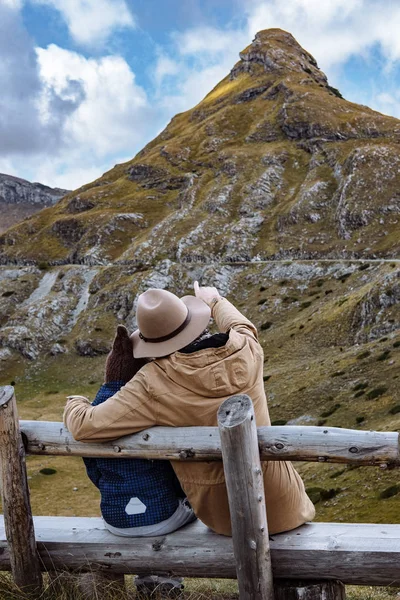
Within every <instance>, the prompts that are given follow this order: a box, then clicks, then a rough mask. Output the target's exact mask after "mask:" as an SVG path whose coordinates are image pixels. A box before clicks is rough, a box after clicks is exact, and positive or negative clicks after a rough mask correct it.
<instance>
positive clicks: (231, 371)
mask: <svg viewBox="0 0 400 600" xmlns="http://www.w3.org/2000/svg"><path fill="white" fill-rule="evenodd" d="M195 294H196V295H195V296H185V297H184V298H181V299H179V298H178V297H177V296H175V295H174V294H171V293H170V292H168V291H166V290H158V289H149V290H147V291H146V292H144V293H143V294H141V296H140V297H139V300H138V307H137V313H136V316H137V323H138V330H137V331H136V332H135V333H134V334H132V336H131V337H132V341H133V353H134V356H135V358H143V357H151V358H152V359H153V360H152V361H150V362H149V363H148V364H146V365H145V366H144V367H143V368H142V369H141V370H140V371H139V372H138V373H137V374H136V375H135V376H134V377H133V378H132V379H131V380H130V381H129V382H128V383H127V384H126V385H125V386H124V387H122V388H121V390H120V391H119V392H117V393H116V394H115V395H114V396H112V397H111V398H109V399H108V400H107V402H104V403H103V404H100V405H98V406H91V405H90V401H89V400H87V399H86V398H84V397H82V396H71V397H69V399H68V401H67V405H66V407H65V412H64V421H65V424H66V426H67V427H68V429H69V430H70V432H71V433H72V435H73V436H74V438H75V439H76V440H80V441H83V442H105V441H109V440H115V439H117V438H119V437H121V436H123V435H128V434H130V433H135V432H137V431H141V430H143V429H146V428H148V427H152V426H155V425H164V426H169V427H190V426H199V425H204V426H216V425H217V411H218V408H219V406H220V404H221V403H222V402H223V401H224V400H225V399H226V398H229V397H230V396H232V395H234V394H238V393H241V394H248V395H249V396H250V398H251V399H252V401H253V404H254V411H255V415H256V421H257V426H261V425H270V424H271V422H270V418H269V414H268V406H267V400H266V396H265V391H264V382H263V350H262V348H261V345H260V344H259V342H258V338H257V329H256V327H255V326H254V325H253V324H252V323H251V322H250V321H249V320H248V319H247V318H246V317H244V316H243V315H242V314H241V313H240V312H239V311H238V310H237V309H236V308H235V307H234V306H233V305H232V304H231V303H230V302H229V301H228V300H226V299H225V298H222V297H221V296H220V295H219V293H218V291H217V290H216V288H212V287H211V288H207V287H199V285H198V284H197V282H195ZM211 316H212V317H213V318H214V319H215V323H216V325H217V327H218V329H219V331H220V332H221V333H219V334H216V335H214V336H210V335H209V334H207V333H206V334H204V330H206V328H207V325H208V323H209V320H210V317H211ZM172 465H173V468H174V470H175V472H176V475H177V476H178V479H179V481H180V483H181V485H182V487H183V489H184V491H185V493H186V494H187V497H188V499H189V501H190V503H191V505H192V507H193V509H194V511H195V514H196V515H197V517H198V518H199V519H200V520H201V521H203V523H205V524H206V525H207V526H208V527H210V528H211V529H213V530H214V531H215V532H217V533H220V534H223V535H231V522H230V515H229V506H228V497H227V490H226V485H225V479H224V470H223V465H222V463H219V462H189V463H185V462H179V461H172ZM262 468H263V473H264V487H265V495H266V506H267V519H268V528H269V531H270V533H278V532H282V531H288V530H290V529H294V528H295V527H298V526H300V525H302V524H303V523H305V522H306V521H310V520H312V519H313V518H314V515H315V509H314V505H313V504H312V502H311V501H310V499H309V498H308V496H307V494H306V492H305V489H304V484H303V482H302V480H301V478H300V476H299V475H298V473H297V472H296V470H295V469H294V468H293V466H292V464H291V463H290V462H283V461H276V462H274V461H271V462H268V461H265V462H263V463H262Z"/></svg>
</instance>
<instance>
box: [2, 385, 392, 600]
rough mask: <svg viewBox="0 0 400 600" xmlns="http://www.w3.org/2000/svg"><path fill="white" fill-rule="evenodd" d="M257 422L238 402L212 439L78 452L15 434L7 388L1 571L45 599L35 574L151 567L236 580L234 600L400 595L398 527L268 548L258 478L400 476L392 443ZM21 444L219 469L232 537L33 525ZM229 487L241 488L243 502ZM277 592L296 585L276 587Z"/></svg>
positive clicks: (164, 436)
mask: <svg viewBox="0 0 400 600" xmlns="http://www.w3.org/2000/svg"><path fill="white" fill-rule="evenodd" d="M252 414H253V413H252V405H251V401H250V400H249V399H248V398H247V397H245V396H236V397H234V398H232V399H229V400H228V401H225V403H223V405H222V406H221V408H220V411H219V415H218V420H219V428H218V427H190V428H176V429H171V428H165V427H156V428H152V429H149V430H147V431H142V432H140V433H137V434H134V435H131V436H126V437H124V438H121V439H120V440H117V441H115V442H113V443H111V444H108V443H107V444H84V443H81V442H77V441H75V440H74V439H73V438H72V436H71V434H70V433H69V432H68V431H67V430H66V429H65V427H64V426H63V424H62V423H49V422H39V421H21V422H20V428H19V427H18V420H17V413H16V403H15V397H14V392H13V388H11V387H10V386H7V387H5V388H0V432H1V434H2V444H1V453H0V456H1V465H2V481H3V486H2V490H3V507H4V512H5V518H4V520H3V519H1V521H0V570H12V571H13V576H14V578H15V579H16V580H17V582H18V583H19V584H23V585H25V586H31V587H32V588H34V587H35V586H36V589H40V571H41V570H63V569H67V570H76V571H82V572H84V571H93V569H95V570H98V571H99V572H105V573H113V574H115V576H116V577H117V576H118V574H121V573H124V574H130V573H135V574H141V573H148V572H149V567H150V568H151V571H152V572H153V573H158V574H165V573H168V574H176V575H184V576H187V577H207V578H211V577H221V578H224V577H225V578H235V577H237V578H238V583H239V592H240V598H241V599H242V598H243V599H244V598H246V599H256V598H257V599H262V600H272V598H274V593H275V600H280V599H281V598H282V599H283V598H284V599H285V600H286V599H288V600H292V599H295V598H303V599H304V600H307V599H308V598H310V599H311V598H327V599H335V600H336V599H339V598H340V599H342V598H344V591H343V586H342V585H341V584H340V583H335V581H336V580H338V581H340V582H342V583H345V584H360V585H393V586H400V525H390V524H388V525H375V524H338V523H310V524H306V525H303V526H302V527H299V528H298V529H295V530H293V531H290V532H287V533H282V534H279V535H273V536H272V537H270V539H268V537H269V536H268V534H267V530H265V529H266V521H265V516H263V513H265V504H264V502H265V499H264V496H263V490H262V477H259V472H260V469H259V466H260V458H261V460H295V461H297V460H301V461H305V460H306V461H317V462H337V463H348V464H358V465H380V466H385V467H386V466H390V467H397V466H399V464H400V459H399V446H398V443H399V440H398V433H393V432H371V431H358V430H357V431H353V430H347V429H339V428H326V427H287V426H284V427H260V428H258V430H257V429H256V427H255V422H254V419H252V418H251V417H252ZM20 432H21V433H22V439H23V440H24V446H25V449H26V452H27V453H29V454H39V455H75V456H101V457H108V458H110V457H114V458H115V459H116V460H117V459H118V458H119V457H125V458H128V457H130V458H139V457H140V458H148V459H156V458H157V459H169V460H185V461H187V460H189V461H199V460H203V461H204V460H221V458H223V460H224V468H225V475H226V481H227V488H228V495H229V502H230V509H231V517H232V528H233V537H232V538H227V537H224V536H220V535H217V534H215V533H213V532H212V531H210V530H209V529H207V527H205V526H204V525H203V524H202V523H200V522H195V523H192V524H190V525H188V526H186V527H184V528H182V529H180V530H178V531H176V532H174V533H171V534H169V535H167V536H161V537H155V538H121V537H116V536H114V535H112V534H111V533H109V532H108V531H107V530H106V529H105V528H104V525H103V522H102V520H101V519H99V518H77V517H34V518H33V521H32V520H31V519H30V504H29V493H28V490H27V481H26V470H25V464H24V451H23V445H22V442H21V441H20V440H21V436H20ZM238 459H240V460H238ZM240 465H241V466H240ZM243 465H244V466H243ZM246 465H247V466H246ZM249 465H251V468H249ZM260 479H261V488H260ZM235 481H236V482H237V481H239V482H240V489H241V493H238V492H237V485H236V488H235ZM235 490H236V491H235ZM243 490H246V493H243ZM19 492H20V493H19ZM260 497H262V500H261V501H260ZM260 507H261V510H260ZM243 514H246V517H245V518H244V517H243ZM263 519H264V520H263ZM4 521H6V523H5V524H4ZM6 529H7V536H6V531H5V530H6ZM6 538H7V539H8V542H7V539H6ZM270 556H271V561H270V560H269V557H270ZM271 565H272V571H271ZM27 570H28V571H30V572H31V573H36V579H35V577H32V576H30V577H28V578H27V577H26V572H27ZM38 572H39V573H38ZM272 576H273V578H274V580H275V587H274V586H273V582H272ZM282 580H286V581H289V582H290V581H292V582H293V585H290V584H289V586H288V584H287V583H286V584H283V583H282V584H280V583H279V582H280V581H282ZM300 580H305V581H306V582H307V583H306V584H301V583H299V581H300ZM277 582H278V583H277ZM324 582H326V584H325V583H324ZM314 584H315V585H314ZM316 586H317V587H318V590H317V594H316V593H315V589H313V591H312V592H310V594H309V595H308V591H307V590H311V588H315V587H316ZM328 588H329V589H328ZM274 590H275V591H274ZM327 590H328V591H327Z"/></svg>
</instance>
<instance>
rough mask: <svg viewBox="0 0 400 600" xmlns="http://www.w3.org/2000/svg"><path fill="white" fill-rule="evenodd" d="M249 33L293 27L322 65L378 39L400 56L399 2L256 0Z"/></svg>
mask: <svg viewBox="0 0 400 600" xmlns="http://www.w3.org/2000/svg"><path fill="white" fill-rule="evenodd" d="M247 11H248V12H247V17H248V23H247V28H248V32H249V35H254V34H255V33H256V32H257V31H259V30H260V29H268V28H270V27H279V28H281V29H285V30H287V31H290V33H292V34H293V35H294V37H295V38H296V39H297V40H298V42H299V43H300V44H301V45H302V46H303V47H304V48H306V49H307V50H308V51H309V52H311V54H313V55H314V56H315V57H316V58H317V60H318V62H319V63H320V65H321V67H322V68H323V69H329V68H331V67H334V66H337V65H343V63H345V62H346V61H347V60H348V59H349V58H350V57H351V56H354V55H359V54H362V53H364V52H366V51H367V50H368V49H369V48H372V47H373V46H374V45H377V44H378V45H379V46H380V47H381V49H382V51H383V53H384V54H385V56H386V58H387V59H388V60H398V59H400V39H399V35H398V31H399V27H400V6H399V5H398V3H394V2H393V3H392V2H390V3H389V2H385V0H323V1H320V0H291V1H290V2H281V1H280V0H269V1H263V0H261V1H260V0H253V2H252V3H251V4H250V7H249V8H248V9H247Z"/></svg>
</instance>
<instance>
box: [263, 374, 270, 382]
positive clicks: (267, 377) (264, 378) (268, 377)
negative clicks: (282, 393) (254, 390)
mask: <svg viewBox="0 0 400 600" xmlns="http://www.w3.org/2000/svg"><path fill="white" fill-rule="evenodd" d="M269 379H271V375H264V377H263V381H268V380H269Z"/></svg>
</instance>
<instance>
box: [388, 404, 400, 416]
mask: <svg viewBox="0 0 400 600" xmlns="http://www.w3.org/2000/svg"><path fill="white" fill-rule="evenodd" d="M399 412H400V404H396V406H393V407H392V408H391V409H390V410H389V414H390V415H397V413H399Z"/></svg>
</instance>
